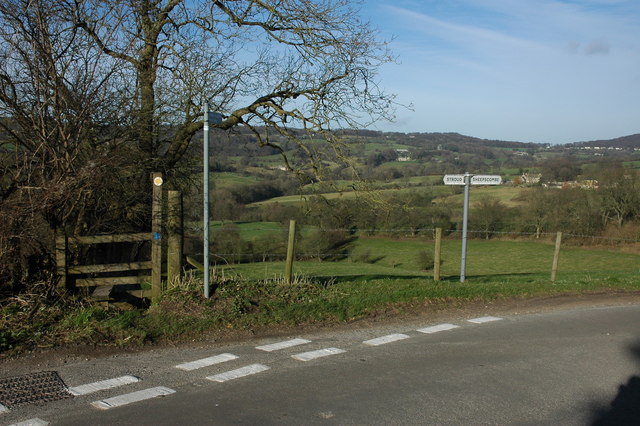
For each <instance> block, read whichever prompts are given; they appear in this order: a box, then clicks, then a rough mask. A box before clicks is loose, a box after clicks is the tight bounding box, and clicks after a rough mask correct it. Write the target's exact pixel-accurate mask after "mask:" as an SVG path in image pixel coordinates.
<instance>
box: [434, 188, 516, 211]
mask: <svg viewBox="0 0 640 426" xmlns="http://www.w3.org/2000/svg"><path fill="white" fill-rule="evenodd" d="M523 191H526V190H525V189H523V188H519V187H516V186H509V185H497V186H478V187H471V189H470V192H469V202H470V203H471V204H473V203H474V202H476V201H478V200H480V199H482V198H486V197H492V198H495V199H497V200H498V201H500V202H501V203H503V204H504V205H506V206H507V207H519V206H524V205H526V204H527V202H526V199H525V200H519V199H518V198H519V196H520V195H521V194H522V192H523ZM463 201H464V194H455V195H450V196H448V197H441V198H439V199H438V200H436V202H453V203H455V204H459V205H462V203H463Z"/></svg>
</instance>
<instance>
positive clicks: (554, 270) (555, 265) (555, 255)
mask: <svg viewBox="0 0 640 426" xmlns="http://www.w3.org/2000/svg"><path fill="white" fill-rule="evenodd" d="M561 243H562V232H558V233H557V234H556V248H555V250H554V252H553V266H552V267H551V282H554V281H555V280H556V276H557V275H558V258H559V257H560V244H561Z"/></svg>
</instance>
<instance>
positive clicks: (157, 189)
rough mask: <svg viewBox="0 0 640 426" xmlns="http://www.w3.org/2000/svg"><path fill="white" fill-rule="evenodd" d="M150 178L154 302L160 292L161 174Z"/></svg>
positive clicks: (152, 289)
mask: <svg viewBox="0 0 640 426" xmlns="http://www.w3.org/2000/svg"><path fill="white" fill-rule="evenodd" d="M151 178H152V182H153V194H152V205H151V233H152V234H153V239H152V240H151V298H152V299H153V300H155V299H157V298H158V297H160V293H161V291H162V183H163V181H162V173H152V175H151Z"/></svg>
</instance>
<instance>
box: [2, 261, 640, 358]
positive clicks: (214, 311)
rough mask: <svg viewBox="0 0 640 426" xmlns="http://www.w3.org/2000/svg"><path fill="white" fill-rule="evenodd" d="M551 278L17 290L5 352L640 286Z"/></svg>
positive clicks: (190, 282)
mask: <svg viewBox="0 0 640 426" xmlns="http://www.w3.org/2000/svg"><path fill="white" fill-rule="evenodd" d="M568 275H573V276H566V277H564V278H563V279H561V280H559V281H557V282H555V283H551V282H549V280H548V277H547V274H539V273H538V274H514V275H502V276H497V277H496V276H493V277H488V276H479V277H472V278H471V279H469V280H467V281H466V282H465V283H459V282H457V281H455V280H453V279H451V280H444V281H439V282H436V281H433V280H431V279H429V278H427V277H399V276H396V277H391V278H390V277H387V278H372V279H367V280H362V279H353V278H352V277H349V276H343V277H337V278H334V279H329V280H327V279H324V280H318V279H313V278H309V277H297V278H296V281H295V282H294V283H293V284H291V285H288V284H286V283H284V281H283V280H282V279H279V278H274V279H269V280H256V279H245V278H241V277H237V276H236V277H233V278H224V277H220V276H218V277H216V278H215V279H214V280H213V285H214V287H215V292H214V296H213V297H212V298H210V299H208V300H205V299H204V298H203V296H202V280H201V278H200V277H198V276H196V275H193V274H192V275H189V276H187V277H186V279H184V280H183V281H182V282H180V283H179V285H177V286H175V287H174V288H172V289H170V290H168V291H166V292H165V293H164V294H163V296H162V298H161V299H160V300H159V301H158V302H157V303H156V304H155V305H154V306H152V307H151V308H150V309H147V310H139V309H132V308H129V309H122V308H121V307H118V306H107V307H104V306H101V305H96V304H89V303H87V302H86V301H83V300H81V299H74V298H70V297H60V298H57V299H54V300H51V301H45V300H40V301H38V304H37V306H38V307H37V308H36V309H34V306H35V305H34V304H32V303H27V301H26V300H24V299H21V300H9V301H6V302H5V303H3V305H2V306H1V307H0V330H1V331H0V352H1V353H2V355H3V356H7V355H11V354H15V353H18V352H21V351H26V350H34V349H38V348H47V347H53V346H61V345H93V346H107V345H110V346H140V345H143V344H147V343H167V342H180V341H186V340H191V339H194V338H200V337H202V336H203V335H208V334H209V333H225V334H226V333H228V332H229V331H230V330H231V331H232V332H233V330H248V329H256V328H263V327H272V326H278V327H283V326H284V327H289V326H299V325H308V324H332V323H340V322H347V321H352V320H356V319H361V318H366V317H370V316H374V315H375V316H379V315H381V314H385V313H401V312H403V311H409V310H411V311H413V310H415V309H416V308H419V309H420V310H423V311H424V310H426V311H429V310H443V309H447V308H449V307H451V306H454V307H457V306H460V305H462V304H465V303H468V302H472V301H495V300H497V299H510V298H527V297H534V296H541V295H558V294H572V293H592V292H603V291H615V292H638V291H640V280H638V278H637V274H636V273H634V272H616V273H601V274H583V273H575V274H568Z"/></svg>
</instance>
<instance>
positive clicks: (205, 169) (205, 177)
mask: <svg viewBox="0 0 640 426" xmlns="http://www.w3.org/2000/svg"><path fill="white" fill-rule="evenodd" d="M203 139H204V140H203V143H202V183H203V190H202V192H203V196H204V199H203V206H204V212H203V214H202V222H203V223H202V225H203V227H202V230H203V234H204V235H203V237H204V238H203V240H204V247H203V250H204V261H203V264H204V297H205V298H207V299H208V298H209V296H210V294H209V104H207V102H206V101H205V103H204V138H203Z"/></svg>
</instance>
